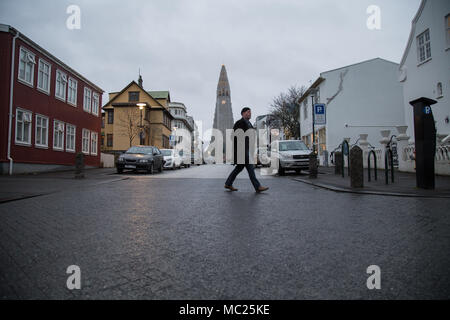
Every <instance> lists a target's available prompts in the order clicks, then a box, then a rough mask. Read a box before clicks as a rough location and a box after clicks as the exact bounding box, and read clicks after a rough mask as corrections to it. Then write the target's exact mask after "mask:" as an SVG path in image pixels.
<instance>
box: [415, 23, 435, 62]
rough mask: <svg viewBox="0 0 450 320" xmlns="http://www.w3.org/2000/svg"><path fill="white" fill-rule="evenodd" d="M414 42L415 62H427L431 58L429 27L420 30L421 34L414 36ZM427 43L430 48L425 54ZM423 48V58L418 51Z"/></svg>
mask: <svg viewBox="0 0 450 320" xmlns="http://www.w3.org/2000/svg"><path fill="white" fill-rule="evenodd" d="M427 34H428V40H426V35H427ZM421 41H423V43H422V44H421ZM416 44H417V64H418V65H421V64H423V63H425V62H428V61H430V60H431V57H432V55H431V33H430V29H426V30H425V31H424V32H422V33H421V34H419V35H418V36H417V38H416ZM427 45H429V48H430V54H429V55H428V54H427ZM422 48H423V50H424V60H422V59H421V54H420V51H421V49H422Z"/></svg>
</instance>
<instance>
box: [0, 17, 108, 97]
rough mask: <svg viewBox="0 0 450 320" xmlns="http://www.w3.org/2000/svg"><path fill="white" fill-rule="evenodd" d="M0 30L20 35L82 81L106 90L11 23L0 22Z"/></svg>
mask: <svg viewBox="0 0 450 320" xmlns="http://www.w3.org/2000/svg"><path fill="white" fill-rule="evenodd" d="M0 32H9V33H11V34H12V35H19V39H20V40H22V41H23V42H25V43H26V44H28V45H29V46H31V47H33V48H34V49H35V50H37V51H39V52H40V53H41V54H42V55H44V56H46V57H47V58H49V59H50V60H53V61H54V62H55V63H57V64H59V65H60V66H61V67H63V68H65V69H66V70H67V71H70V72H71V73H72V74H74V75H75V76H77V77H78V78H80V79H81V80H82V81H84V82H86V83H87V84H89V85H90V86H91V87H93V88H95V89H96V90H97V91H99V92H101V93H103V92H104V90H103V89H102V88H100V87H99V86H97V85H95V84H94V83H93V82H91V81H89V80H88V79H86V78H85V77H84V76H82V75H81V74H80V73H78V72H77V71H75V70H74V69H72V68H71V67H69V66H68V65H67V64H65V63H64V62H62V61H61V60H59V59H58V58H56V57H55V56H54V55H52V54H51V53H50V52H48V51H47V50H45V49H44V48H42V47H41V46H40V45H38V44H37V43H36V42H34V41H33V40H31V39H30V38H28V37H26V36H25V35H24V34H23V33H21V32H19V31H18V30H17V29H15V28H13V27H11V26H10V25H6V24H0Z"/></svg>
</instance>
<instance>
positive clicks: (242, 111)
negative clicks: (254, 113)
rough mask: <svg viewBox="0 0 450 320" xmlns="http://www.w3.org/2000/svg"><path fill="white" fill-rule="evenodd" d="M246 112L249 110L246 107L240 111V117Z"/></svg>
mask: <svg viewBox="0 0 450 320" xmlns="http://www.w3.org/2000/svg"><path fill="white" fill-rule="evenodd" d="M248 110H250V108H248V107H245V108H243V109H242V110H241V116H242V114H243V113H244V112H247V111H248Z"/></svg>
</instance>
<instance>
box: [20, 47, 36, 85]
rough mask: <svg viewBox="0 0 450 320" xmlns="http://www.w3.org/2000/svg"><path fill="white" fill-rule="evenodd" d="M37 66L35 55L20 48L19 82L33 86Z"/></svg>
mask: <svg viewBox="0 0 450 320" xmlns="http://www.w3.org/2000/svg"><path fill="white" fill-rule="evenodd" d="M35 64H36V60H35V55H34V54H33V53H31V52H30V51H28V50H26V49H24V48H20V56H19V80H22V81H23V82H25V83H27V84H29V85H30V86H33V80H34V65H35Z"/></svg>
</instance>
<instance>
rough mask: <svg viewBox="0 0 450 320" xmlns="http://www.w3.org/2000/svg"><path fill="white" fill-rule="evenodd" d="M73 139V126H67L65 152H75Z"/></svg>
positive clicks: (74, 134) (74, 131) (74, 132)
mask: <svg viewBox="0 0 450 320" xmlns="http://www.w3.org/2000/svg"><path fill="white" fill-rule="evenodd" d="M75 137H76V129H75V126H74V125H71V124H68V125H67V128H66V151H71V152H75Z"/></svg>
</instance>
